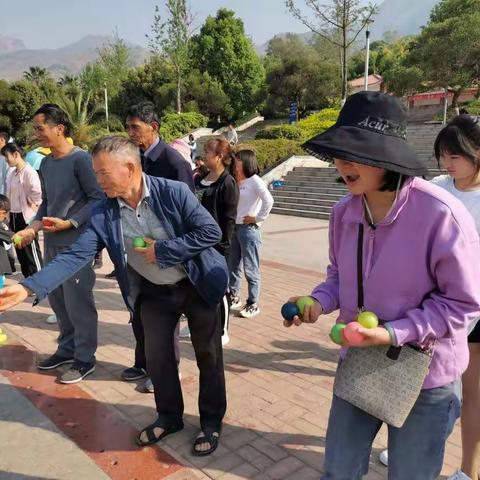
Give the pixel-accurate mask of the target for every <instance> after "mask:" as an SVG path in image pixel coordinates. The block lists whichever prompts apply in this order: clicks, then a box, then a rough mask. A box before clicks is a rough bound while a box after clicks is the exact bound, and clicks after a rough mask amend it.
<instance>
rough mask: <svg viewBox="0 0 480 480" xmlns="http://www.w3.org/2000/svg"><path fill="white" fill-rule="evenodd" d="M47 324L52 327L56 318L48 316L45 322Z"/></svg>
mask: <svg viewBox="0 0 480 480" xmlns="http://www.w3.org/2000/svg"><path fill="white" fill-rule="evenodd" d="M45 321H46V322H47V323H48V324H50V325H53V324H55V323H57V316H56V315H49V316H48V317H47V319H46V320H45Z"/></svg>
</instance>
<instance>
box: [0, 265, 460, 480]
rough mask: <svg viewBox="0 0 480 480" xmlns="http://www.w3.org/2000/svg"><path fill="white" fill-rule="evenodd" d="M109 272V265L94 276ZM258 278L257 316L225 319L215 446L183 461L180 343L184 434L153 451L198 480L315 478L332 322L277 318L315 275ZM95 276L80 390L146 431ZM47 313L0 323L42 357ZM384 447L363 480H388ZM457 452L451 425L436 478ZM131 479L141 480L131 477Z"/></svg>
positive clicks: (108, 288) (296, 272)
mask: <svg viewBox="0 0 480 480" xmlns="http://www.w3.org/2000/svg"><path fill="white" fill-rule="evenodd" d="M108 271H109V265H107V266H106V267H104V269H103V270H102V273H106V272H108ZM262 275H263V278H262V280H263V286H262V298H261V308H262V312H261V314H260V315H259V316H257V317H255V318H253V319H249V320H245V319H240V318H232V321H231V328H230V337H231V342H230V344H229V345H228V346H227V347H226V348H225V364H226V377H227V388H228V402H229V403H228V411H227V415H226V418H225V426H224V431H223V435H222V439H221V445H220V446H219V448H218V450H217V451H216V452H215V453H214V454H213V455H211V456H209V457H205V458H196V457H192V456H191V455H190V449H191V443H192V439H193V438H194V436H195V435H196V433H197V430H198V427H199V425H198V414H197V393H198V381H197V377H198V375H197V368H196V365H195V362H194V358H193V351H192V347H191V345H190V343H189V342H182V346H181V352H182V361H181V372H182V388H183V392H184V400H185V421H186V428H185V429H184V430H183V431H182V432H180V433H178V434H176V435H173V436H171V437H168V438H167V440H166V441H165V442H163V443H162V444H161V445H160V446H161V448H162V449H163V450H165V451H166V452H167V453H168V454H170V455H172V456H173V457H174V458H175V459H176V460H177V461H178V462H179V463H181V464H183V465H187V466H190V467H192V468H193V469H194V470H195V471H196V472H197V473H198V474H199V475H200V477H203V478H213V479H217V478H218V479H222V480H234V479H257V480H260V479H270V480H272V479H275V480H280V479H291V478H295V479H296V480H308V479H318V478H319V476H320V472H321V465H322V462H323V451H324V436H325V429H326V425H327V418H328V412H329V404H330V399H331V395H332V384H333V375H334V371H335V363H336V359H337V353H338V350H337V348H336V347H335V346H334V345H333V344H332V343H331V342H330V341H329V339H328V331H329V329H330V327H331V325H332V324H333V322H334V318H335V317H334V316H327V317H323V318H322V319H321V320H320V321H319V322H318V323H317V324H316V325H311V326H302V327H300V328H295V327H292V328H290V329H285V328H284V327H283V326H282V321H281V319H280V316H279V313H278V312H279V307H280V305H281V304H282V303H283V302H284V301H285V300H286V299H287V298H288V297H289V296H290V295H294V294H303V293H308V292H309V291H310V290H311V288H312V287H313V286H314V285H315V284H316V283H317V282H318V281H319V280H320V275H317V274H316V273H315V272H312V271H310V270H306V269H299V268H295V267H291V266H285V265H282V264H279V263H276V262H268V261H266V262H264V264H263V266H262ZM102 277H103V275H99V278H98V280H97V284H96V292H95V293H96V300H97V307H98V309H99V312H100V324H99V348H98V354H97V358H98V364H97V369H96V372H95V374H93V375H92V376H90V377H88V379H87V380H85V381H83V382H82V383H81V384H79V386H80V387H81V388H82V389H84V390H85V391H86V392H87V393H88V394H89V395H90V396H91V397H93V398H94V399H96V400H97V401H99V402H103V403H105V404H106V405H107V406H108V407H109V408H113V409H115V410H116V411H117V412H120V413H121V414H122V415H123V416H124V417H125V418H126V419H127V421H128V422H130V423H131V424H132V425H133V426H135V427H137V428H140V427H144V426H145V425H147V424H148V423H150V422H151V421H152V420H153V419H154V418H155V410H154V402H153V398H152V396H151V395H149V394H145V393H142V392H141V385H142V383H141V382H139V383H138V384H136V383H133V384H132V383H125V382H122V381H120V380H119V376H120V372H121V371H122V369H123V368H124V367H125V366H130V365H131V364H132V359H133V349H132V346H133V335H132V332H131V329H130V326H129V325H128V323H127V321H128V315H127V313H126V311H125V309H124V306H123V303H122V299H121V296H120V293H119V290H118V288H117V287H116V282H115V281H113V280H106V279H104V278H102ZM49 313H50V309H49V308H48V306H45V304H42V305H41V306H38V307H36V308H34V309H32V308H31V307H30V305H29V304H26V303H25V304H22V305H20V306H19V307H17V308H16V309H15V310H14V311H11V312H7V313H6V314H5V315H4V316H3V318H2V319H1V325H2V328H4V330H6V331H7V333H8V332H9V333H11V334H12V335H14V337H15V338H18V339H20V341H21V342H22V343H23V344H24V345H26V346H27V347H29V348H31V349H33V350H36V351H38V352H39V353H45V354H47V353H51V352H52V351H53V350H54V349H55V339H56V336H57V330H56V326H55V325H54V326H51V325H47V324H46V323H45V321H44V320H45V318H46V315H47V314H49ZM385 441H386V435H385V431H384V430H383V429H382V430H381V432H380V435H379V436H378V439H377V441H376V443H375V446H374V453H373V456H372V462H371V469H370V473H369V475H368V477H366V478H368V479H372V480H373V479H384V478H386V469H385V468H384V467H382V466H381V465H379V463H378V461H377V460H376V458H377V454H378V452H379V451H380V450H381V448H383V447H384V446H385ZM460 445H461V443H460V435H459V429H458V426H457V427H456V429H455V431H454V433H453V435H452V436H451V438H450V441H449V444H448V449H447V454H446V457H445V468H444V473H451V472H452V471H453V470H454V468H455V467H457V466H458V464H459V461H460V460H459V459H460V454H461V447H460ZM136 478H138V479H142V480H143V478H145V477H142V473H141V472H138V475H137V477H136ZM168 478H169V479H171V480H185V479H190V478H193V477H192V473H191V471H190V470H185V471H183V472H179V474H178V476H177V475H173V476H171V477H170V476H169V477H168ZM92 480H93V479H92ZM145 480H147V479H146V478H145Z"/></svg>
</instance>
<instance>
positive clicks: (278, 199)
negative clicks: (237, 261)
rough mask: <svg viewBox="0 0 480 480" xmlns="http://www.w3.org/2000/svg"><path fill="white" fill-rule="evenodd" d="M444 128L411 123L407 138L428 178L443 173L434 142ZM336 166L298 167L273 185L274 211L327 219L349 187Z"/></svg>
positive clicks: (435, 125)
mask: <svg viewBox="0 0 480 480" xmlns="http://www.w3.org/2000/svg"><path fill="white" fill-rule="evenodd" d="M441 128H442V125H438V124H426V125H415V126H409V128H408V141H409V143H410V144H411V145H412V147H413V148H414V150H415V151H416V152H417V155H418V156H419V158H420V159H421V160H422V161H423V162H425V163H426V164H427V165H428V166H429V167H430V170H429V175H428V177H427V178H433V177H435V176H437V175H440V173H441V172H440V170H438V165H437V163H436V160H435V159H434V158H433V144H434V141H435V138H436V136H437V134H438V132H439V131H440V129H441ZM337 178H338V174H337V171H336V170H335V168H333V167H329V168H308V167H297V168H294V169H293V170H292V171H290V172H289V173H288V174H287V175H286V177H285V178H284V185H283V186H281V187H277V188H273V190H272V195H273V198H274V200H275V203H274V206H273V209H272V213H278V214H281V215H293V216H297V217H309V218H321V219H328V218H329V217H330V211H331V209H332V206H333V205H335V203H336V202H338V200H340V199H341V198H342V197H343V196H344V195H345V194H346V193H347V188H346V187H345V186H344V185H343V184H342V183H338V182H337Z"/></svg>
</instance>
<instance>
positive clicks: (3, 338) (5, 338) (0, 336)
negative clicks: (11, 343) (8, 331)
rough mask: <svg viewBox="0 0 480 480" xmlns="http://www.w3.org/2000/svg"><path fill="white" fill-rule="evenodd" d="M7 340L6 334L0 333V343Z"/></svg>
mask: <svg viewBox="0 0 480 480" xmlns="http://www.w3.org/2000/svg"><path fill="white" fill-rule="evenodd" d="M6 341H7V336H6V335H5V334H4V333H0V344H2V343H5V342H6Z"/></svg>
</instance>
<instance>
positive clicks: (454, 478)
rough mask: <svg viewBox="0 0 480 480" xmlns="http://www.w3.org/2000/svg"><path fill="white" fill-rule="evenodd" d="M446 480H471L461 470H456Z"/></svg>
mask: <svg viewBox="0 0 480 480" xmlns="http://www.w3.org/2000/svg"><path fill="white" fill-rule="evenodd" d="M447 480H472V479H471V478H470V477H469V476H468V475H467V474H465V473H463V472H462V471H461V470H457V471H456V472H455V473H454V474H453V475H450V476H449V477H448V479H447Z"/></svg>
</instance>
